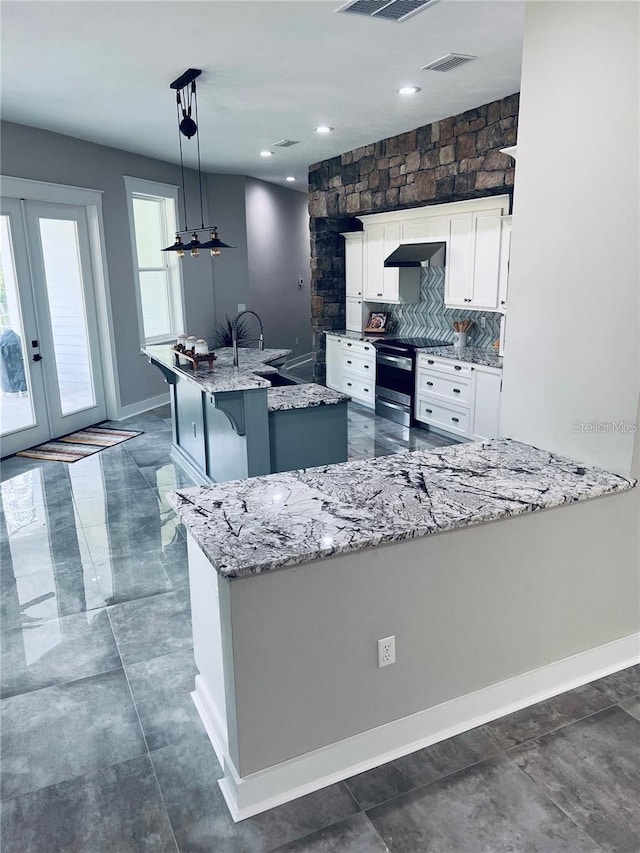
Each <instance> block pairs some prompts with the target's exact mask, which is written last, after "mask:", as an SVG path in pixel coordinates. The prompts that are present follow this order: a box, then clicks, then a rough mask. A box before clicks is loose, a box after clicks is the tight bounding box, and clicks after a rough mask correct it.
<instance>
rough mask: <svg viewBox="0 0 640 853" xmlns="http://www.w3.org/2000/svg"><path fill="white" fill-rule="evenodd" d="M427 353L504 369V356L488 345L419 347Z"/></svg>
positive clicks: (420, 350)
mask: <svg viewBox="0 0 640 853" xmlns="http://www.w3.org/2000/svg"><path fill="white" fill-rule="evenodd" d="M418 352H424V353H426V354H427V355H437V356H440V358H452V359H455V360H456V361H471V362H473V364H484V365H486V366H487V367H499V368H500V369H502V362H503V358H502V356H501V355H498V351H497V350H494V349H489V348H487V347H460V348H459V349H456V347H427V348H426V349H419V350H418Z"/></svg>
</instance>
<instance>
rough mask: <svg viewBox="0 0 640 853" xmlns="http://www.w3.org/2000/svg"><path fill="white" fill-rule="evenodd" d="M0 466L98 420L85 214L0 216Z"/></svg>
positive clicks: (33, 204) (74, 210) (10, 207)
mask: <svg viewBox="0 0 640 853" xmlns="http://www.w3.org/2000/svg"><path fill="white" fill-rule="evenodd" d="M0 269H1V272H2V278H1V280H0V386H1V393H2V396H1V397H0V405H1V411H0V434H1V439H2V456H8V455H10V454H12V453H16V452H17V451H18V450H24V449H25V448H27V447H32V446H33V445H34V444H39V443H41V442H43V441H47V440H48V439H51V438H57V437H59V436H61V435H66V434H67V433H70V432H74V431H75V430H79V429H83V428H84V427H87V426H90V425H91V424H94V423H97V422H99V421H101V420H104V419H105V416H106V405H105V394H104V386H103V379H102V364H101V359H100V346H99V338H98V324H97V316H96V306H95V294H94V286H93V277H92V263H91V249H90V243H89V230H88V222H87V213H86V209H85V208H84V207H81V206H76V205H70V204H53V203H50V202H39V201H24V200H22V201H21V200H20V199H11V198H5V199H3V200H2V203H1V207H0Z"/></svg>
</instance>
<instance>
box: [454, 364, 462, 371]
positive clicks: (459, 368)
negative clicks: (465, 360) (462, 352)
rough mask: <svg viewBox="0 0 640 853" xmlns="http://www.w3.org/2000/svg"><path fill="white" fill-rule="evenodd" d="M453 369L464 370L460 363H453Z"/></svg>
mask: <svg viewBox="0 0 640 853" xmlns="http://www.w3.org/2000/svg"><path fill="white" fill-rule="evenodd" d="M453 369H454V370H462V368H461V367H460V365H459V364H454V365H453Z"/></svg>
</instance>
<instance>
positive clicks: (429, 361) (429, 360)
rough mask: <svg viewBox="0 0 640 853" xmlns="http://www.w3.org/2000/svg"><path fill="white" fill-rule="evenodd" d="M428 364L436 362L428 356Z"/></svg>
mask: <svg viewBox="0 0 640 853" xmlns="http://www.w3.org/2000/svg"><path fill="white" fill-rule="evenodd" d="M427 364H435V362H434V361H432V360H431V359H430V358H428V359H427Z"/></svg>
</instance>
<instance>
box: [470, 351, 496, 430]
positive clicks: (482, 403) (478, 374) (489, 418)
mask: <svg viewBox="0 0 640 853" xmlns="http://www.w3.org/2000/svg"><path fill="white" fill-rule="evenodd" d="M474 372H475V397H474V405H473V425H472V434H471V437H472V438H473V439H475V440H476V441H479V440H481V439H486V438H497V437H498V434H499V421H500V392H501V390H502V371H501V370H498V369H496V368H492V367H485V366H484V365H482V364H476V365H475V371H474Z"/></svg>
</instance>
